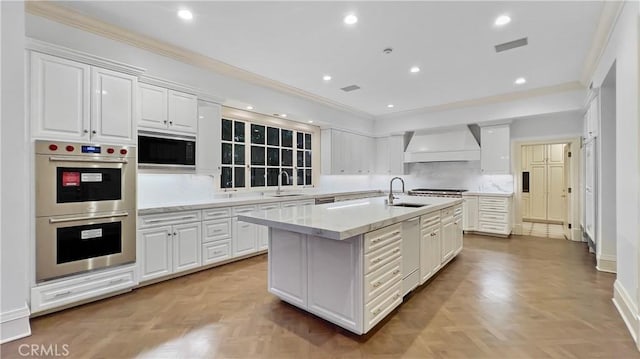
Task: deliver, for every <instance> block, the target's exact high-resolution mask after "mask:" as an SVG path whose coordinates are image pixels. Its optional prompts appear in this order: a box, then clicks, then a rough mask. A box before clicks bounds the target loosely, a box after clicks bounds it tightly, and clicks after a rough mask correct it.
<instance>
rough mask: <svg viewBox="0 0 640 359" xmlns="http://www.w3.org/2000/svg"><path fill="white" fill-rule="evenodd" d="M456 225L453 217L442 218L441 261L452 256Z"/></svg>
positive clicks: (454, 247)
mask: <svg viewBox="0 0 640 359" xmlns="http://www.w3.org/2000/svg"><path fill="white" fill-rule="evenodd" d="M456 230H457V225H456V223H455V222H454V220H453V217H449V218H443V221H442V239H441V242H442V262H446V261H448V260H449V259H451V258H452V257H453V254H454V253H455V250H456V236H457V234H456Z"/></svg>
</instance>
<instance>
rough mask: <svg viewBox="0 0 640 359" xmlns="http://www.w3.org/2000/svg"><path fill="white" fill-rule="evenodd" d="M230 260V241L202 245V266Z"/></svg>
mask: <svg viewBox="0 0 640 359" xmlns="http://www.w3.org/2000/svg"><path fill="white" fill-rule="evenodd" d="M230 258H231V241H222V242H211V243H205V244H203V245H202V264H203V265H206V264H213V263H217V262H222V261H224V260H227V259H230Z"/></svg>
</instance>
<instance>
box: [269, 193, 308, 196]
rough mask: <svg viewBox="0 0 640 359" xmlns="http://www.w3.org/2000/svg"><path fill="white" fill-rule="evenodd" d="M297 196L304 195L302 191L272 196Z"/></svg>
mask: <svg viewBox="0 0 640 359" xmlns="http://www.w3.org/2000/svg"><path fill="white" fill-rule="evenodd" d="M296 196H304V195H303V194H302V193H286V194H284V193H283V194H273V195H271V197H296Z"/></svg>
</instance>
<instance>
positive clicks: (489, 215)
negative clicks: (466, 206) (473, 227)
mask: <svg viewBox="0 0 640 359" xmlns="http://www.w3.org/2000/svg"><path fill="white" fill-rule="evenodd" d="M478 219H479V220H480V221H483V222H491V223H495V224H507V223H509V214H508V213H505V212H485V211H480V213H479V215H478Z"/></svg>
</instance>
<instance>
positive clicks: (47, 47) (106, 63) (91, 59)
mask: <svg viewBox="0 0 640 359" xmlns="http://www.w3.org/2000/svg"><path fill="white" fill-rule="evenodd" d="M26 49H27V50H31V51H37V52H42V53H45V54H49V55H55V56H57V57H62V58H65V59H67V60H73V61H77V62H81V63H84V64H88V65H94V66H98V67H102V68H105V69H108V70H113V71H117V72H122V73H125V74H129V75H133V76H140V75H141V74H143V73H144V72H145V71H146V70H145V69H143V68H142V67H136V66H133V65H129V64H125V63H122V62H118V61H113V60H107V59H104V58H102V57H98V56H94V55H91V54H88V53H86V52H82V51H76V50H73V49H69V48H67V47H63V46H59V45H54V44H50V43H48V42H43V41H40V40H36V39H31V38H27V43H26Z"/></svg>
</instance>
